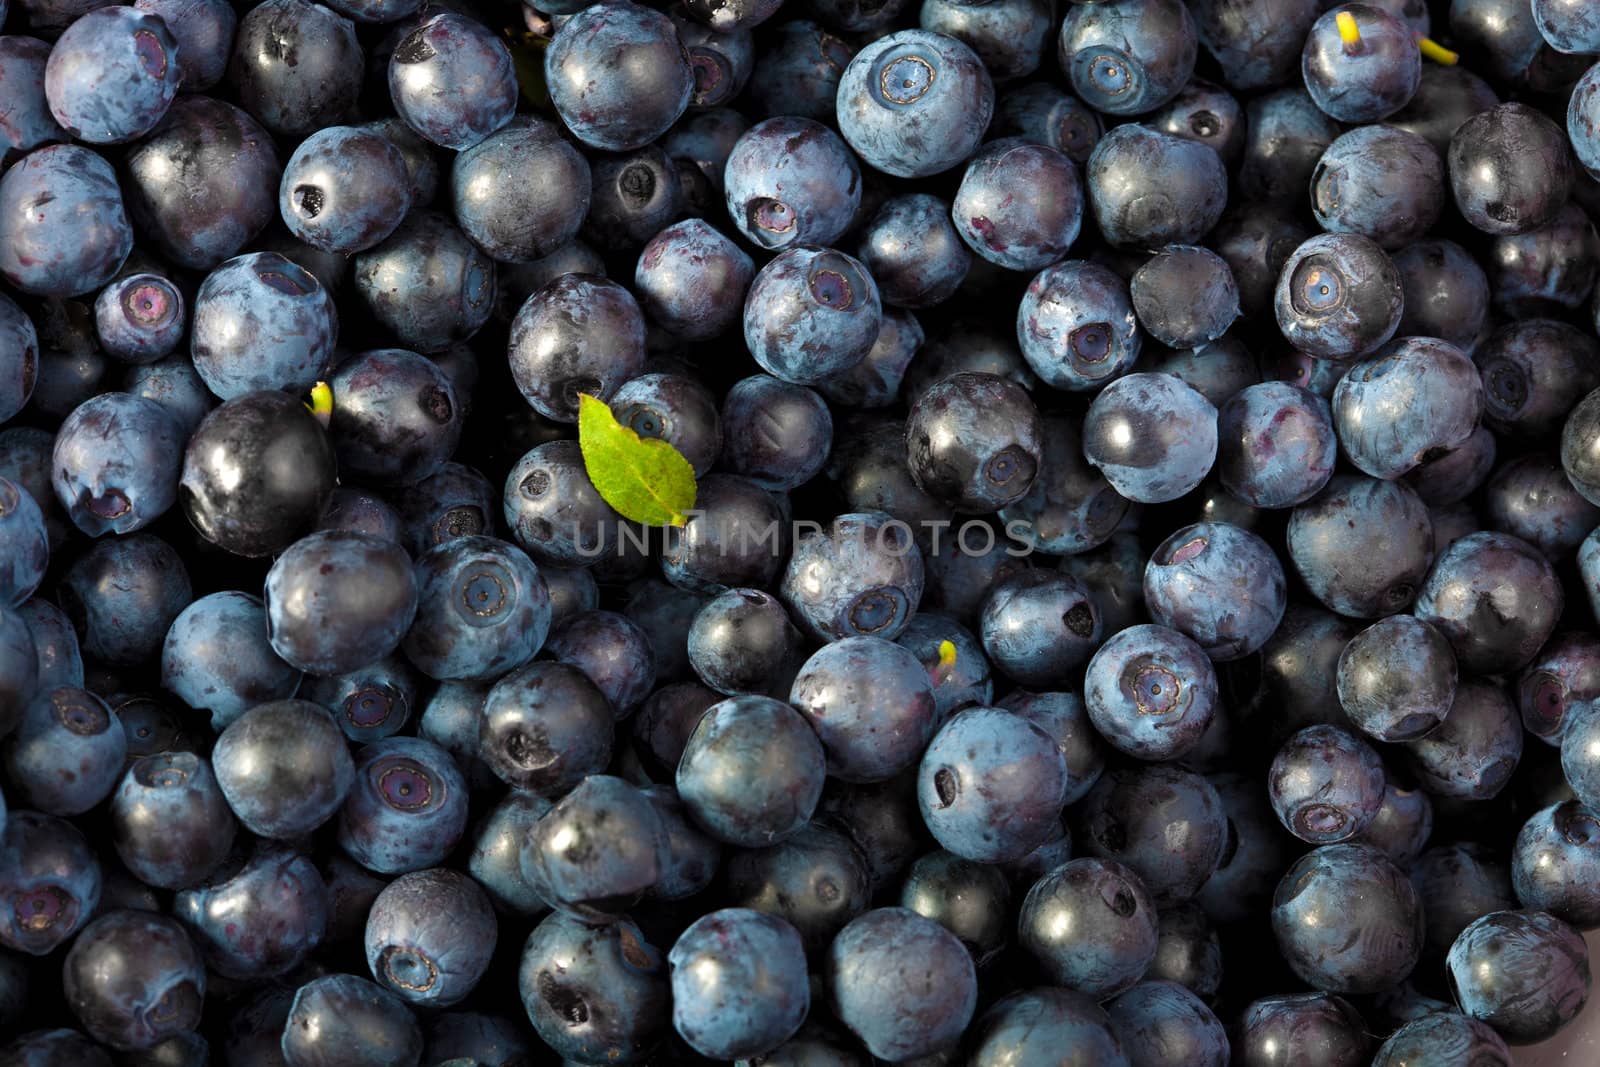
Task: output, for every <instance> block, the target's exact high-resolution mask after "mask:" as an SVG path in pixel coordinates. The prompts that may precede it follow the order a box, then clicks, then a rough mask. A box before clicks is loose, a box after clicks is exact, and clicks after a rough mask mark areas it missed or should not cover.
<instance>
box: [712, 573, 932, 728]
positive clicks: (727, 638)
mask: <svg viewBox="0 0 1600 1067" xmlns="http://www.w3.org/2000/svg"><path fill="white" fill-rule="evenodd" d="M804 647H805V639H804V638H803V637H802V636H801V634H800V631H799V630H798V629H797V628H796V627H795V625H794V622H793V621H792V620H791V619H790V618H789V613H788V611H786V610H785V609H784V606H783V604H782V603H781V602H780V601H779V600H778V599H777V598H776V597H774V596H772V595H770V594H768V593H764V592H762V591H760V590H759V589H729V590H727V591H725V592H723V593H719V594H718V595H717V596H716V597H715V598H714V599H712V600H711V601H710V602H708V603H707V604H706V605H705V606H704V607H703V608H701V609H700V610H699V611H698V612H697V613H696V614H695V616H694V622H693V624H692V625H691V626H690V628H689V640H688V656H689V664H690V666H691V667H692V668H693V669H694V672H695V674H696V675H697V676H698V677H699V678H700V680H701V681H702V682H704V683H705V684H706V685H708V686H710V687H711V688H712V689H715V690H716V691H717V692H719V693H722V694H725V695H729V696H731V695H733V694H736V693H764V694H766V695H768V696H776V697H780V698H782V697H787V696H788V695H789V690H788V685H789V684H790V683H791V682H792V681H793V679H794V675H795V672H796V670H797V669H798V668H799V666H800V662H801V660H802V659H803V658H804V655H805V653H804ZM923 740H924V741H925V740H926V738H924V739H923Z"/></svg>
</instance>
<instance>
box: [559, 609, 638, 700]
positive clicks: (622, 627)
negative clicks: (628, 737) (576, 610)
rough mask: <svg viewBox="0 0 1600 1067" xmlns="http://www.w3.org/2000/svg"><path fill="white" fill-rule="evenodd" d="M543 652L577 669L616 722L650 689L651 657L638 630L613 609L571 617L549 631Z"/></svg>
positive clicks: (630, 621)
mask: <svg viewBox="0 0 1600 1067" xmlns="http://www.w3.org/2000/svg"><path fill="white" fill-rule="evenodd" d="M544 651H545V652H546V653H548V654H549V655H550V656H552V657H553V658H554V659H555V660H557V661H558V662H561V663H566V664H570V665H571V666H574V667H577V668H578V669H579V670H581V671H583V673H584V674H585V675H586V676H587V677H588V678H589V680H590V681H591V682H593V683H594V684H595V686H596V687H597V688H599V690H600V692H601V693H603V694H605V697H606V700H607V701H609V702H610V704H611V707H612V709H613V711H614V712H615V714H616V716H617V717H618V718H623V717H626V716H627V715H630V714H632V713H633V710H634V709H635V708H636V707H638V705H639V702H640V701H641V700H643V699H644V698H645V697H646V696H648V695H649V694H650V690H651V689H653V688H654V687H655V678H656V666H655V656H654V654H653V653H652V652H651V650H650V641H649V638H648V637H647V635H646V634H645V632H644V630H643V629H642V628H641V627H640V626H639V625H638V624H637V623H635V622H634V621H633V620H632V619H629V618H628V617H626V616H624V615H620V614H618V613H616V612H614V611H589V612H584V613H583V614H580V615H576V616H574V617H572V618H571V619H568V620H567V621H566V622H564V623H562V625H561V626H560V627H559V628H556V629H554V630H552V631H551V633H550V639H549V640H548V641H547V642H545V645H544Z"/></svg>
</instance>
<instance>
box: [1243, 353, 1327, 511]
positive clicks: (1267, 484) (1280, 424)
mask: <svg viewBox="0 0 1600 1067" xmlns="http://www.w3.org/2000/svg"><path fill="white" fill-rule="evenodd" d="M1217 441H1218V445H1217V477H1218V478H1219V479H1220V480H1221V482H1222V484H1223V487H1224V488H1226V489H1227V490H1228V492H1230V493H1232V494H1233V495H1234V496H1235V497H1238V498H1239V499H1240V500H1242V501H1244V502H1246V503H1248V504H1251V505H1253V506H1255V507H1259V508H1287V507H1294V506H1296V505H1298V504H1303V503H1305V502H1306V501H1307V500H1309V499H1311V498H1312V497H1314V496H1315V495H1316V494H1317V493H1319V492H1320V491H1321V490H1322V487H1323V486H1325V485H1326V484H1327V483H1328V478H1329V477H1330V476H1331V475H1332V474H1333V468H1334V462H1335V460H1337V459H1338V440H1337V438H1336V437H1335V435H1334V428H1333V413H1332V410H1331V409H1330V407H1329V406H1328V402H1327V401H1326V400H1323V399H1322V398H1321V397H1319V396H1317V395H1316V394H1315V393H1312V392H1310V391H1309V390H1306V389H1302V388H1300V387H1299V386H1296V385H1290V384H1289V383H1287V382H1262V383H1260V384H1259V385H1251V386H1248V387H1246V388H1244V389H1241V390H1240V391H1239V392H1237V393H1235V394H1234V395H1233V397H1232V398H1231V399H1229V400H1228V401H1227V403H1225V404H1223V405H1222V407H1221V410H1220V411H1219V412H1218V415H1217Z"/></svg>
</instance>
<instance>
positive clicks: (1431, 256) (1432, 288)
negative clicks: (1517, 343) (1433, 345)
mask: <svg viewBox="0 0 1600 1067" xmlns="http://www.w3.org/2000/svg"><path fill="white" fill-rule="evenodd" d="M1392 258H1393V261H1394V266H1395V270H1397V271H1399V272H1400V286H1401V290H1402V292H1403V294H1404V300H1405V312H1404V314H1403V315H1402V316H1401V318H1400V326H1399V328H1398V329H1396V330H1395V335H1396V336H1397V337H1437V338H1439V339H1440V340H1442V341H1447V342H1449V343H1450V344H1453V345H1455V346H1456V347H1457V348H1459V349H1461V350H1462V351H1463V352H1470V353H1472V355H1473V358H1474V359H1477V358H1478V356H1479V353H1480V352H1481V351H1482V348H1483V347H1487V346H1486V345H1485V346H1479V345H1478V338H1479V335H1480V334H1482V333H1483V327H1484V323H1485V321H1486V320H1487V319H1488V316H1489V279H1488V278H1486V277H1485V276H1484V273H1483V268H1482V267H1481V266H1479V265H1478V261H1477V260H1476V259H1474V258H1473V257H1472V255H1471V254H1469V253H1468V252H1467V250H1466V249H1464V248H1462V247H1461V246H1460V245H1458V244H1456V243H1455V242H1454V241H1441V240H1429V241H1417V242H1415V243H1414V244H1409V245H1407V246H1406V247H1404V248H1402V249H1400V250H1399V251H1398V252H1396V253H1395V254H1394V256H1393V257H1392ZM1513 325H1517V324H1513ZM1597 362H1600V360H1597ZM1481 366H1482V364H1481V363H1480V367H1481ZM1596 384H1600V381H1597V382H1596ZM1488 389H1489V384H1488V379H1487V377H1486V378H1485V390H1486V391H1487V390H1488ZM1485 399H1486V403H1487V398H1485ZM1491 410H1492V409H1491Z"/></svg>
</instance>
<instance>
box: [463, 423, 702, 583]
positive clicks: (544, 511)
mask: <svg viewBox="0 0 1600 1067" xmlns="http://www.w3.org/2000/svg"><path fill="white" fill-rule="evenodd" d="M705 497H706V486H705V485H704V484H702V485H701V486H700V487H699V497H698V498H697V503H699V504H700V505H701V506H702V507H703V506H704V500H705ZM504 515H505V520H506V525H508V526H510V527H511V532H512V535H513V536H514V537H515V538H516V541H517V544H519V545H521V546H522V548H523V549H524V550H525V551H526V552H527V553H528V555H529V556H531V557H532V558H533V560H534V561H535V562H536V563H540V564H546V563H550V564H555V565H557V566H563V567H575V566H576V567H591V566H593V565H594V564H596V563H597V562H599V561H600V559H601V558H602V557H605V556H610V555H615V554H616V553H617V539H618V538H619V537H620V536H621V533H620V531H621V530H622V527H623V522H624V520H623V518H622V516H620V515H618V514H617V513H616V512H615V511H613V510H612V509H611V505H610V504H607V503H606V502H605V500H604V499H603V498H602V497H601V496H600V494H599V492H598V491H597V490H596V489H595V488H594V485H593V483H591V482H590V481H589V475H588V473H587V472H586V470H585V468H584V465H583V456H582V453H581V452H580V450H579V448H578V443H577V442H576V441H552V442H550V443H549V444H545V445H540V446H539V447H537V448H535V449H533V450H532V451H531V452H529V453H528V454H527V455H525V456H523V457H522V458H521V459H520V460H518V461H517V463H516V464H515V465H514V466H513V467H512V468H511V472H510V474H508V475H507V476H506V481H505V496H504ZM473 532H478V531H476V530H475V531H473Z"/></svg>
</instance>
